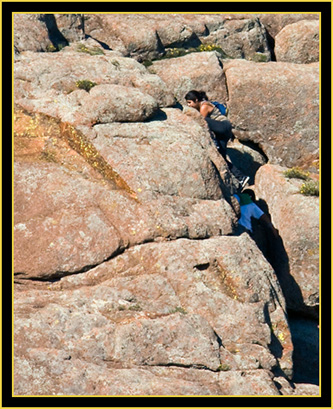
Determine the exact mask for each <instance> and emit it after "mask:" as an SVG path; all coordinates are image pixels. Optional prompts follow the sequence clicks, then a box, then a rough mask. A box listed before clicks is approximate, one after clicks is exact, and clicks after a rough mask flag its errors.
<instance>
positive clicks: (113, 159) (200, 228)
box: [14, 110, 236, 279]
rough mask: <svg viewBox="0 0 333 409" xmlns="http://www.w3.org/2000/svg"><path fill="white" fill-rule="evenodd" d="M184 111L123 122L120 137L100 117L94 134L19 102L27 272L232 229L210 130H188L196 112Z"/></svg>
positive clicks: (20, 237)
mask: <svg viewBox="0 0 333 409" xmlns="http://www.w3.org/2000/svg"><path fill="white" fill-rule="evenodd" d="M177 111H178V112H171V114H170V115H169V116H170V117H171V119H170V120H168V121H165V123H163V122H162V124H163V125H162V129H164V131H165V132H161V123H160V122H158V121H157V122H154V121H153V122H151V123H145V124H141V126H140V125H138V124H135V125H134V124H133V126H132V124H117V125H118V126H113V127H111V131H110V132H111V135H112V132H113V136H116V135H118V136H117V137H116V138H115V140H114V139H113V138H112V137H111V136H110V134H109V133H108V129H109V128H108V127H107V125H105V126H104V125H103V126H102V125H100V126H99V127H97V128H98V129H97V135H98V136H97V138H96V139H95V141H94V144H92V143H91V142H90V141H89V140H88V139H87V138H85V137H84V135H83V134H82V133H80V132H77V131H75V129H74V128H69V130H66V128H63V125H64V124H63V123H61V122H60V121H58V120H55V119H54V118H51V117H47V116H45V115H43V114H39V115H35V114H29V113H27V112H24V111H22V110H18V111H16V116H15V120H16V121H15V128H14V130H15V138H14V141H15V159H16V162H17V163H16V164H15V169H14V174H15V178H14V179H15V180H14V192H15V198H14V202H15V208H14V212H15V213H14V222H15V272H16V273H17V274H20V275H23V276H24V277H30V276H34V277H39V278H44V279H46V278H50V277H52V276H62V275H66V274H68V273H69V272H73V271H79V270H82V269H84V268H86V267H87V266H92V265H96V264H99V263H101V262H102V261H103V260H105V259H107V258H109V257H111V256H112V255H114V254H115V253H117V252H119V251H120V250H121V249H123V248H126V247H127V246H129V245H132V244H137V243H143V242H145V241H151V240H155V239H158V238H177V237H191V238H195V239H196V238H207V237H210V236H213V235H219V234H230V233H232V231H233V227H234V225H235V222H236V216H235V213H234V211H233V209H232V207H231V206H230V204H228V202H227V201H226V200H223V199H222V197H223V193H222V191H221V188H220V184H219V179H218V177H217V171H216V167H214V166H213V165H212V162H211V160H210V159H209V156H207V153H206V151H205V150H204V149H203V148H202V145H201V144H205V142H206V141H208V139H207V135H206V134H205V132H204V131H203V129H202V128H201V127H200V126H199V125H197V126H196V127H192V129H191V130H190V131H189V132H186V129H188V126H187V122H190V123H191V122H192V120H191V117H187V116H186V115H184V114H182V113H181V111H179V110H177ZM175 118H176V120H177V119H180V120H181V121H183V122H184V126H183V131H182V133H181V134H179V131H180V129H181V125H179V124H178V123H177V122H178V121H175ZM140 128H141V132H140V131H139V130H140ZM138 131H139V132H140V135H141V137H140V138H137V137H136V136H137V135H138ZM120 135H123V136H122V137H120ZM211 149H213V147H211ZM208 152H209V150H208ZM186 157H188V160H187V159H186ZM89 165H90V166H89ZM170 174H172V175H173V178H172V179H170V177H169V175H170ZM125 180H126V181H125ZM220 199H222V200H220ZM32 238H34V239H33V240H32Z"/></svg>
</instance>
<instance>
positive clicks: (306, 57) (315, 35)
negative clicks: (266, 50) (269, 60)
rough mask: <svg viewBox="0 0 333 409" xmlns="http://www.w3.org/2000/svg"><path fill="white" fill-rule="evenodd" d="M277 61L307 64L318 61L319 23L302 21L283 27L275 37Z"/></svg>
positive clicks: (316, 21)
mask: <svg viewBox="0 0 333 409" xmlns="http://www.w3.org/2000/svg"><path fill="white" fill-rule="evenodd" d="M275 56H276V60H277V61H285V62H291V63H297V64H308V63H312V62H316V61H319V21H318V20H302V21H299V22H297V23H294V24H289V25H287V26H286V27H284V28H283V29H282V30H281V31H280V32H279V34H278V35H277V36H276V37H275Z"/></svg>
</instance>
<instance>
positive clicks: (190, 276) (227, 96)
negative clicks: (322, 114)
mask: <svg viewBox="0 0 333 409" xmlns="http://www.w3.org/2000/svg"><path fill="white" fill-rule="evenodd" d="M273 17H274V16H269V20H267V19H268V16H265V15H250V14H243V15H241V14H237V15H233V14H228V15H226V14H221V15H213V14H212V15H208V14H207V15H182V14H174V15H172V16H170V15H167V14H165V15H158V14H154V15H145V14H144V15H139V14H137V15H135V14H134V15H132V14H128V15H126V14H124V15H123V14H118V15H117V14H112V15H107V14H105V15H87V16H86V15H79V14H72V15H66V14H64V15H60V14H59V15H58V14H56V15H34V16H32V15H28V14H20V15H16V16H15V18H14V25H15V27H14V46H15V63H14V100H15V101H14V102H15V106H14V160H15V163H14V317H15V323H14V352H15V359H14V394H15V395H21V396H27V395H38V396H41V395H71V396H72V395H80V396H81V395H82V396H85V395H94V396H100V395H106V396H116V395H122V396H129V395H134V396H136V395H141V396H142V395H147V396H151V395H180V396H184V395H188V396H190V395H196V396H198V395H204V396H211V395H218V396H220V395H221V396H226V395H240V396H241V395H268V396H274V395H297V394H301V395H303V394H304V395H309V394H311V395H318V393H319V388H318V385H310V386H309V385H302V384H300V385H296V384H294V383H292V380H293V379H294V367H295V362H294V359H295V357H294V352H295V351H294V344H293V334H292V329H291V327H290V325H289V320H288V313H289V311H293V312H297V313H302V314H305V316H309V315H310V316H311V317H317V316H316V313H317V310H318V305H319V284H318V277H319V262H318V261H319V199H318V197H305V196H303V195H302V194H300V193H299V189H300V182H297V181H294V180H293V181H290V180H287V179H286V178H285V177H284V176H283V174H282V172H283V171H284V170H285V169H287V168H288V167H300V168H303V170H304V171H305V170H306V171H311V174H310V177H311V178H313V179H318V171H319V166H318V164H319V137H318V133H319V63H318V62H313V61H317V60H316V59H313V58H314V57H313V56H315V54H316V43H315V42H314V41H312V39H313V38H315V36H313V37H311V36H310V35H309V36H308V35H305V34H304V33H305V31H306V33H308V31H309V30H305V31H304V27H305V26H306V27H310V26H311V27H313V30H314V31H316V27H317V25H318V21H317V20H316V18H315V16H312V17H313V18H311V16H310V18H309V19H308V20H307V21H303V20H302V19H301V18H297V19H296V20H295V19H293V20H290V21H289V20H288V22H289V23H293V24H289V25H292V26H293V27H289V26H288V25H287V24H286V22H287V20H285V21H284V23H283V24H282V22H281V21H277V20H274V18H273ZM298 17H299V16H298ZM308 17H309V16H308ZM304 20H306V19H304ZM268 21H269V25H270V26H271V27H273V26H274V27H275V28H274V30H275V31H274V33H272V34H271V37H273V36H274V37H275V41H276V45H277V47H278V44H280V48H281V45H282V44H284V45H287V44H289V41H290V34H288V33H290V32H297V35H298V37H299V38H300V40H299V41H300V44H301V43H302V44H305V45H304V47H303V51H302V53H301V54H302V57H300V59H298V56H296V54H294V55H293V56H292V59H293V61H292V62H290V59H289V56H288V57H286V58H284V57H281V59H282V60H283V62H276V61H271V56H272V55H281V54H279V52H278V51H277V52H276V53H274V50H273V49H271V48H270V47H271V45H270V44H271V40H270V38H269V36H268V34H267V30H268V28H267V27H268V26H267V25H268ZM282 26H285V27H284V29H283V30H282ZM124 27H126V32H125V30H124ZM277 27H279V30H277ZM28 28H29V29H28ZM288 30H289V31H288ZM290 30H291V31H290ZM282 31H284V32H282ZM27 33H29V35H27ZM283 35H287V36H286V37H284V39H283ZM288 35H289V37H288ZM213 45H214V47H213ZM289 49H290V47H289ZM172 50H178V51H179V56H178V57H177V58H165V57H166V56H170V53H171V52H172ZM307 52H308V54H307ZM168 53H169V54H168ZM287 54H288V52H286V53H285V55H287ZM310 54H311V55H310ZM304 56H307V57H306V60H304V59H303V57H304ZM279 58H280V57H279ZM141 62H144V64H142V63H141ZM190 89H200V90H201V89H202V90H204V91H206V92H207V94H208V96H209V97H211V98H213V99H216V100H222V101H225V102H226V103H227V105H228V108H229V117H230V120H231V121H232V123H233V126H234V129H235V135H236V137H237V138H238V139H237V140H236V141H235V142H234V143H233V144H232V145H230V148H229V153H230V157H231V158H233V159H232V160H233V161H234V162H235V163H236V164H238V165H239V168H241V169H242V170H243V171H245V172H246V171H247V170H248V171H249V172H251V177H252V181H253V182H254V184H255V185H254V190H255V191H256V194H257V196H258V198H260V199H261V200H262V201H265V203H266V205H267V206H268V210H269V212H270V214H271V216H272V221H273V223H274V225H276V227H277V228H278V230H279V234H280V239H281V243H282V244H283V250H284V252H285V253H284V256H285V257H284V258H281V259H280V260H279V261H278V262H275V261H276V260H272V259H270V258H269V257H267V255H266V253H265V251H264V250H263V249H262V248H260V246H258V245H257V243H256V242H255V240H253V239H252V238H251V237H250V236H249V235H248V234H247V233H244V234H242V235H240V236H238V235H236V230H237V229H236V228H237V219H238V217H239V206H238V203H237V201H235V199H234V198H233V193H234V192H235V191H236V190H237V182H236V180H235V177H234V176H233V174H232V173H231V172H230V170H229V167H228V166H227V164H226V162H225V160H224V159H223V158H222V156H221V155H220V154H219V153H218V152H217V150H216V148H215V145H214V143H213V141H212V139H211V137H210V134H209V130H208V128H207V125H206V122H205V121H204V120H203V118H202V117H201V116H200V114H199V113H198V112H196V111H195V110H193V109H191V108H188V107H186V106H185V105H186V104H185V100H184V96H185V94H186V92H188V91H189V90H190ZM240 161H242V163H239V162H240ZM266 162H268V164H266ZM258 169H259V170H258ZM310 215H311V217H310ZM287 216H288V217H287ZM305 221H306V223H305Z"/></svg>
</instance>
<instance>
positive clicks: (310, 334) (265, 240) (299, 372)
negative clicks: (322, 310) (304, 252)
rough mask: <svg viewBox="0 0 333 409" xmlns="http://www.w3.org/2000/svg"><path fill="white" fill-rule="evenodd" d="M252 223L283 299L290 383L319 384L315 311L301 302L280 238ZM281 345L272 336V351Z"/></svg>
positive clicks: (278, 351) (263, 204) (263, 206)
mask: <svg viewBox="0 0 333 409" xmlns="http://www.w3.org/2000/svg"><path fill="white" fill-rule="evenodd" d="M257 204H258V206H259V207H260V208H261V209H262V210H263V211H264V212H265V213H266V214H268V215H269V211H268V207H267V204H266V202H264V201H263V200H259V201H258V202H257ZM252 226H253V239H254V241H255V242H256V244H257V246H258V248H259V249H260V250H261V252H262V253H263V255H264V256H265V258H266V260H267V261H268V262H269V263H270V264H271V266H272V267H273V269H274V271H275V274H276V276H277V278H278V280H279V284H280V286H281V290H282V293H283V295H284V297H285V300H286V307H287V311H288V317H287V318H288V324H289V328H290V333H291V337H292V342H293V346H294V351H293V373H294V374H293V378H292V382H294V383H312V384H315V385H319V329H318V322H317V319H316V318H317V315H316V311H314V310H313V309H310V308H309V307H307V306H306V305H305V304H304V300H303V296H302V292H301V289H300V287H299V285H298V284H297V282H296V281H295V279H294V278H293V276H292V275H291V274H290V267H289V257H288V254H287V252H286V250H285V247H284V244H283V240H282V238H281V237H280V236H279V237H277V238H276V237H274V236H273V234H272V233H271V232H270V231H269V230H267V229H265V228H264V227H263V226H262V225H260V224H259V223H258V222H257V221H254V222H253V225H252ZM268 324H269V322H268ZM281 348H282V346H281V344H280V343H279V340H277V339H272V343H271V351H272V353H273V354H274V355H275V356H277V357H279V355H280V354H281Z"/></svg>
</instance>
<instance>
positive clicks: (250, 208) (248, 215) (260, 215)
mask: <svg viewBox="0 0 333 409" xmlns="http://www.w3.org/2000/svg"><path fill="white" fill-rule="evenodd" d="M234 197H235V198H236V199H237V201H238V203H239V206H240V212H241V217H240V219H239V220H238V225H239V229H238V232H239V233H242V232H248V233H249V234H250V235H251V236H252V235H253V227H252V217H253V218H254V219H257V220H259V222H260V223H261V224H263V225H264V226H265V228H266V229H268V230H269V231H270V232H271V233H272V234H273V236H274V237H275V238H277V237H279V233H278V230H277V229H276V228H275V227H274V226H273V224H272V222H271V220H270V218H269V216H268V215H267V214H266V213H264V212H263V211H262V210H261V209H260V207H259V206H258V205H257V204H256V203H255V194H254V192H253V190H251V189H245V190H243V191H242V193H239V194H234Z"/></svg>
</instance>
